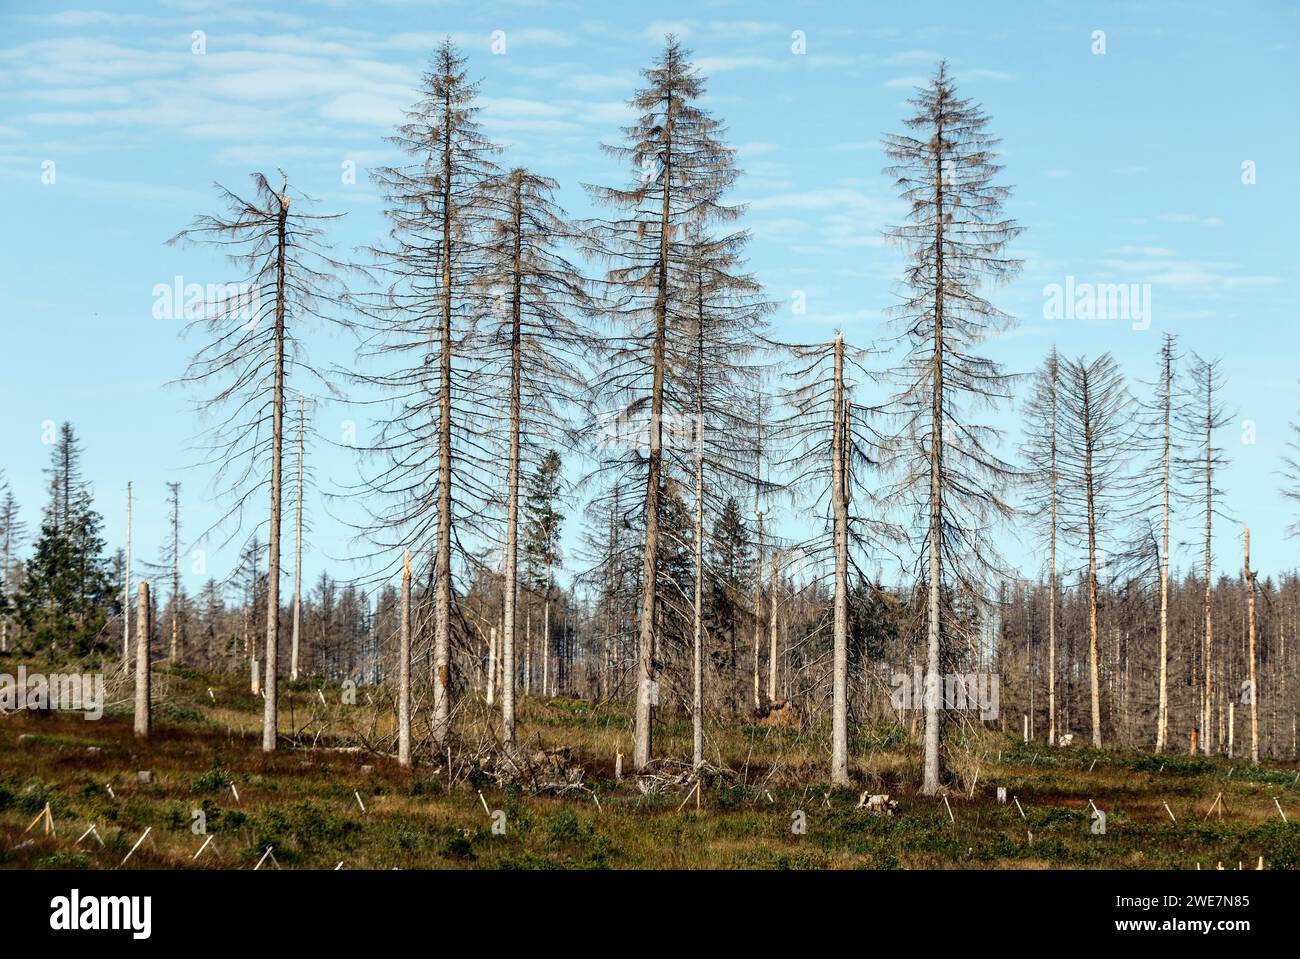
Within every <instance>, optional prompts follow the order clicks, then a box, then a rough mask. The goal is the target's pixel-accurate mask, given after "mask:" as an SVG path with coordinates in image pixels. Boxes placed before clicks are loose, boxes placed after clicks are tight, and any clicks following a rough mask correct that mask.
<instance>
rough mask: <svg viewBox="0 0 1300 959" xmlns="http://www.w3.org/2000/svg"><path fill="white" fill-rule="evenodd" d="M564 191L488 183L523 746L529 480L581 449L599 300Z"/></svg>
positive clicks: (483, 338) (488, 253)
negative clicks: (524, 494)
mask: <svg viewBox="0 0 1300 959" xmlns="http://www.w3.org/2000/svg"><path fill="white" fill-rule="evenodd" d="M558 189H559V184H557V183H556V182H555V181H554V180H551V179H548V178H547V177H542V176H538V175H537V174H535V173H531V172H529V171H528V170H524V169H519V168H516V169H513V170H511V171H509V172H508V173H506V174H505V175H504V176H501V177H497V178H495V179H492V180H489V181H487V182H486V183H485V184H484V190H483V202H484V204H485V205H486V207H487V209H488V211H489V215H490V217H491V221H490V224H489V227H488V235H487V237H486V239H485V241H484V244H483V256H484V267H485V268H484V272H483V274H482V276H481V277H480V279H479V282H480V283H481V284H482V285H483V286H484V287H485V289H484V294H485V296H486V298H487V300H488V302H489V303H490V306H491V309H490V310H489V313H488V315H487V316H486V317H484V318H483V319H482V320H481V321H480V324H479V327H480V329H479V335H478V336H477V337H476V338H475V342H474V347H475V348H474V355H475V358H476V360H477V361H478V362H479V363H480V365H481V368H482V369H483V370H484V372H483V374H481V375H479V376H476V377H474V378H473V382H474V383H476V384H478V383H483V384H485V385H483V386H476V387H475V388H476V389H477V390H478V391H479V393H480V394H482V399H483V400H484V403H483V409H484V410H485V411H498V412H497V416H498V417H500V416H501V415H502V412H503V413H504V421H503V422H500V423H498V424H496V425H495V428H494V429H493V430H492V433H493V435H497V436H501V435H504V436H505V438H506V439H505V443H504V446H505V449H504V451H503V452H504V460H505V470H504V473H505V475H504V477H503V478H504V480H505V497H504V500H505V504H504V505H505V534H504V543H503V544H502V545H503V546H504V554H505V555H504V585H503V589H504V596H503V600H502V604H503V608H502V640H501V676H502V687H501V732H502V739H503V741H504V742H505V743H506V745H507V746H510V747H513V746H514V743H515V682H514V677H515V671H516V665H515V663H516V660H515V650H516V645H517V643H518V624H517V622H516V618H517V613H516V605H517V601H518V595H519V521H520V515H519V511H520V501H519V489H520V478H521V476H522V475H523V472H532V471H535V470H536V469H537V468H538V467H539V466H540V465H541V464H542V462H543V460H544V459H545V458H546V455H547V453H548V452H549V451H551V450H552V449H553V447H555V446H572V445H573V442H574V441H573V438H572V436H571V431H570V428H569V426H568V423H569V422H570V421H571V419H572V409H573V399H574V397H578V396H580V395H581V393H582V388H583V386H584V385H585V380H584V379H583V377H582V376H581V374H580V372H579V370H580V364H581V362H582V361H583V360H584V359H585V358H586V357H587V356H588V355H589V353H590V351H591V350H592V349H593V348H594V341H593V338H592V336H591V334H590V332H589V331H588V330H587V329H586V328H585V326H584V325H583V324H582V323H581V322H580V318H581V317H582V316H583V315H584V314H586V313H588V312H590V310H591V302H590V297H589V296H588V293H587V289H586V280H585V278H584V277H583V275H582V273H581V272H580V271H579V270H578V268H577V267H575V266H574V265H573V264H571V263H570V262H569V261H568V260H566V259H565V258H564V257H563V256H562V255H561V253H560V248H561V244H563V243H564V242H566V241H567V240H570V239H572V237H573V235H574V231H573V228H572V227H571V226H570V224H569V222H568V220H567V219H566V217H565V214H564V211H563V209H561V208H560V206H559V205H558V204H557V203H556V201H555V193H556V191H557V190H558Z"/></svg>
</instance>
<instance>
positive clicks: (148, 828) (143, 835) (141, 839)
mask: <svg viewBox="0 0 1300 959" xmlns="http://www.w3.org/2000/svg"><path fill="white" fill-rule="evenodd" d="M140 585H141V586H143V585H144V584H143V583H141V584H140ZM151 832H153V826H147V827H146V828H145V831H144V832H142V833H140V838H139V839H137V840H136V841H135V845H134V846H132V847H131V851H130V852H128V853H127V854H126V855H125V856H124V857H123V858H122V861H121V862H120V863H119V864H118V865H119V866H125V865H126V861H127V860H128V859H130V858H131V857H132V856H133V855H134V854H135V851H136V850H137V849H139V848H140V843H142V842H144V838H145V836H147V835H149V833H151Z"/></svg>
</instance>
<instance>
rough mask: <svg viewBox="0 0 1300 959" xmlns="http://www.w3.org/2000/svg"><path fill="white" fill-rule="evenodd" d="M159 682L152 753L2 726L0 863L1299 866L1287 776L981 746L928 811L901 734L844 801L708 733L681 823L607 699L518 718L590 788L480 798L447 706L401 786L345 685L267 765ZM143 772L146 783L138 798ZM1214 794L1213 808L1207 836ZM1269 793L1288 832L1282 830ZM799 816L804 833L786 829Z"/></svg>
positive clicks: (888, 738)
mask: <svg viewBox="0 0 1300 959" xmlns="http://www.w3.org/2000/svg"><path fill="white" fill-rule="evenodd" d="M159 673H160V675H159V677H158V679H159V682H158V688H159V689H160V690H162V691H163V693H162V695H161V697H160V699H161V701H160V703H159V707H158V709H157V710H156V711H155V725H154V731H153V735H152V736H151V737H150V738H149V739H148V740H147V741H139V740H136V739H135V738H134V737H133V736H132V734H131V724H130V717H129V715H127V713H126V711H125V710H124V709H120V708H119V709H113V710H109V711H107V712H106V714H105V717H104V718H103V719H102V720H100V721H97V722H87V721H85V720H83V719H82V718H81V717H80V716H78V715H64V714H56V715H52V716H44V717H42V716H37V715H35V714H31V713H14V714H9V715H8V716H6V717H4V718H3V719H2V720H0V867H3V868H35V869H103V868H116V867H118V866H119V865H120V863H121V861H122V859H123V858H124V857H125V856H126V854H127V852H128V851H129V850H130V849H131V847H132V845H134V843H135V842H136V840H137V839H138V838H139V837H140V835H141V833H143V832H144V830H145V829H146V828H147V827H148V828H150V829H151V832H150V837H149V840H148V841H146V842H145V843H143V844H142V845H141V846H140V847H139V848H138V849H137V850H136V852H135V853H134V854H133V855H132V857H131V858H130V860H129V862H128V863H127V868H175V869H194V868H203V869H211V868H251V867H252V866H253V865H255V864H256V863H257V861H258V860H259V859H260V858H261V857H262V854H263V852H264V851H265V849H266V847H267V846H271V847H273V850H274V855H275V859H276V861H277V862H278V863H279V864H280V865H281V866H282V867H284V868H319V869H332V868H333V867H334V866H335V864H336V863H338V862H340V861H342V862H343V863H344V867H345V868H354V869H355V868H376V869H390V868H394V867H396V868H401V869H412V868H445V869H467V868H470V869H624V868H669V869H677V868H692V869H695V868H715V869H734V868H744V869H902V868H910V869H917V868H974V869H1036V868H1135V869H1147V868H1151V869H1155V868H1172V869H1194V868H1196V865H1197V863H1200V865H1201V868H1214V867H1215V866H1216V864H1218V863H1223V865H1224V867H1225V868H1236V866H1237V864H1238V863H1239V862H1241V863H1244V864H1246V865H1247V867H1253V866H1254V864H1255V863H1256V861H1257V859H1258V857H1260V856H1263V857H1264V860H1265V863H1266V865H1267V866H1268V867H1270V868H1298V867H1300V787H1298V786H1297V784H1296V772H1297V767H1296V766H1294V765H1275V764H1269V765H1267V766H1266V767H1261V768H1259V769H1251V768H1250V767H1249V766H1248V765H1247V764H1244V763H1241V762H1236V763H1233V762H1230V761H1229V760H1227V759H1226V758H1222V757H1212V758H1189V757H1186V756H1165V757H1153V756H1149V755H1141V754H1138V753H1127V752H1120V751H1107V750H1093V749H1090V748H1075V749H1063V750H1049V749H1048V748H1047V747H1046V746H1044V745H1043V744H1041V743H1039V744H1032V743H1031V744H1028V745H1025V744H1022V743H1020V742H1019V741H1018V740H1016V739H1015V738H1013V737H1002V736H996V735H993V734H989V735H988V736H986V737H984V738H982V739H980V740H979V741H977V742H974V743H972V744H970V748H969V749H968V751H967V753H966V755H965V758H964V759H962V761H961V763H960V764H958V763H954V766H958V765H960V768H961V769H962V770H963V772H964V773H965V775H966V777H967V779H970V780H973V781H974V783H975V785H974V789H973V791H972V790H971V788H970V786H969V784H968V783H960V784H958V783H954V785H953V786H952V788H950V789H949V790H948V793H947V804H945V803H944V801H943V799H942V798H939V799H935V798H930V797H924V796H921V795H920V794H919V791H918V788H917V786H918V782H919V770H920V753H919V746H918V744H916V743H914V742H912V741H910V733H909V730H908V729H907V728H905V727H903V726H894V725H888V724H885V725H879V726H873V727H863V728H861V729H856V730H854V735H853V738H852V749H853V770H852V771H853V777H854V781H855V783H856V784H857V785H856V786H855V788H853V789H831V787H830V786H829V784H828V783H827V761H828V756H827V752H826V742H827V740H828V737H827V736H826V735H825V734H824V733H825V731H822V730H812V731H806V732H802V733H800V732H795V731H791V730H785V729H768V728H763V727H759V726H752V725H743V724H736V725H733V726H731V727H726V726H723V725H721V724H711V725H710V727H709V730H708V735H707V740H706V741H707V749H706V753H707V758H708V759H709V761H710V763H711V764H712V765H713V766H715V767H718V768H719V770H720V771H717V772H712V773H710V774H709V775H706V776H705V778H704V781H703V786H702V789H701V793H700V807H701V808H700V809H699V810H697V809H696V808H695V800H694V798H690V799H689V800H688V801H687V802H686V803H685V805H684V806H682V803H683V800H684V799H687V796H688V792H689V790H690V788H691V784H690V783H689V782H686V781H683V782H680V783H676V784H674V785H670V786H667V787H665V788H663V789H662V790H660V791H652V792H651V793H650V794H648V795H647V794H643V793H642V791H641V790H640V789H638V788H637V784H636V777H635V776H633V775H632V774H631V765H630V760H629V759H628V758H627V756H628V754H630V753H631V738H630V727H631V717H630V715H629V713H628V710H627V709H626V708H625V707H624V706H623V705H621V704H612V703H607V704H601V705H596V704H592V703H586V702H581V701H574V700H553V701H550V702H543V701H540V700H537V699H530V700H526V701H524V702H523V703H522V706H521V722H520V727H519V728H520V734H519V735H520V741H521V744H522V745H523V747H524V748H525V749H527V750H529V751H530V752H531V751H535V750H537V749H539V748H556V747H561V746H564V747H568V748H569V749H570V750H571V755H572V757H573V762H575V763H576V764H577V765H579V766H581V767H582V768H583V769H584V771H585V772H584V783H585V784H586V786H587V787H589V789H590V790H593V791H594V795H592V793H591V792H589V791H588V792H579V791H575V792H570V793H569V794H567V795H565V796H563V797H559V796H554V795H534V794H533V793H532V792H530V791H529V790H526V789H522V788H519V787H516V786H511V787H506V788H500V787H496V786H494V785H492V780H491V779H490V777H486V776H484V775H482V774H481V773H479V772H476V771H475V767H474V765H473V763H472V755H473V754H474V753H476V752H477V750H479V749H480V748H481V746H482V744H483V743H485V742H488V741H489V740H490V736H489V735H488V733H489V731H488V729H487V728H486V725H485V722H486V719H487V716H488V714H487V713H486V711H485V710H484V709H483V708H482V706H481V705H478V706H476V705H474V704H472V703H471V704H467V705H466V706H465V707H464V709H463V710H462V712H461V715H460V717H459V721H460V723H461V727H460V730H459V733H460V737H461V738H460V745H458V746H457V747H454V748H453V768H454V775H453V779H454V783H453V784H451V785H449V784H448V775H447V769H446V768H445V763H446V760H445V757H443V756H436V757H435V756H424V757H420V760H421V761H420V762H418V763H417V765H416V767H415V768H413V769H402V768H400V767H399V766H397V764H396V763H395V762H394V761H392V759H390V758H389V757H387V756H384V755H378V754H376V753H373V752H369V751H366V750H364V749H363V750H361V751H359V752H344V751H339V750H337V749H331V748H330V747H347V746H354V745H356V744H358V742H360V738H359V737H360V736H364V737H365V739H366V740H367V741H370V742H383V737H384V736H385V735H386V734H387V733H388V732H389V731H390V730H391V725H392V717H391V714H390V713H389V712H388V711H387V710H386V708H385V707H384V705H383V703H384V701H385V700H384V697H382V696H380V695H378V693H377V692H376V691H371V693H372V699H373V704H371V703H368V702H367V698H366V696H365V695H364V692H365V691H364V690H363V691H361V693H360V694H359V695H358V697H357V699H358V703H359V704H358V705H356V706H344V705H342V704H341V703H340V696H339V690H338V688H337V687H329V686H325V687H320V686H319V684H316V683H310V682H299V683H294V684H286V687H285V693H284V697H283V707H282V710H281V716H282V726H281V733H282V735H283V736H285V737H286V740H289V739H293V738H294V737H295V736H296V741H297V742H298V743H299V744H300V745H298V746H294V745H286V746H285V748H282V749H281V750H279V751H278V752H276V753H275V754H272V755H265V754H263V753H262V752H261V750H260V712H261V700H260V699H256V698H254V697H253V696H252V695H251V694H250V693H249V691H248V690H247V687H246V685H245V683H244V681H243V678H242V677H237V676H220V675H205V674H201V673H198V672H195V671H193V670H188V669H187V670H176V671H174V672H171V673H168V672H167V671H166V670H161V669H160V670H159ZM318 688H319V689H320V694H319V695H318ZM209 689H211V691H212V692H211V695H209V692H208V690H209ZM320 695H323V696H324V698H325V701H326V704H325V705H324V706H322V705H321V702H320ZM659 733H660V739H659V742H658V747H657V748H658V751H659V754H660V755H663V756H666V757H669V758H670V759H672V760H676V761H677V762H676V763H675V764H669V765H667V766H665V767H664V769H663V771H664V772H665V774H672V775H674V776H677V775H679V774H680V773H681V772H682V770H683V768H684V767H682V766H681V765H680V763H681V760H683V759H684V758H686V757H687V756H688V755H689V748H690V724H689V722H688V721H686V720H685V719H684V718H683V717H681V716H677V717H671V718H667V720H666V721H665V722H664V723H662V724H661V726H660V727H659ZM311 746H315V747H316V748H309V747H311ZM322 747H324V748H322ZM92 748H93V749H94V750H97V751H92ZM618 751H622V752H623V753H624V754H625V760H624V762H625V771H626V775H625V777H624V779H623V780H622V781H621V782H620V781H616V780H615V777H614V755H615V753H616V752H618ZM363 765H365V766H370V767H373V768H372V769H371V770H369V771H366V770H363V769H362V766H363ZM146 769H147V770H150V771H151V772H152V773H153V781H152V782H151V783H140V782H137V778H136V771H137V770H146ZM1229 772H1231V773H1232V775H1231V776H1229ZM232 786H233V789H232ZM998 786H1005V787H1006V788H1007V791H1008V794H1009V797H1010V796H1015V797H1016V798H1017V799H1018V800H1019V802H1020V807H1021V808H1020V809H1017V806H1016V805H1015V803H1014V802H1013V801H1011V800H1010V798H1009V800H1008V802H1007V804H1005V805H1002V804H999V803H998V802H997V801H996V799H995V794H996V790H997V787H998ZM867 788H869V789H870V790H871V791H872V792H887V793H890V794H891V795H893V796H894V797H895V798H896V799H898V800H899V810H898V814H897V815H896V816H894V817H876V816H872V815H869V814H867V813H865V812H863V811H860V810H857V809H856V808H855V806H856V805H857V801H858V795H859V792H860V791H861V790H862V789H867ZM236 791H237V792H238V799H236V796H235V792H236ZM480 792H481V793H482V796H483V799H482V800H480V798H479V794H480ZM1220 792H1222V794H1223V813H1222V815H1219V813H1218V812H1217V811H1216V813H1215V814H1214V815H1212V816H1210V817H1209V818H1208V819H1207V818H1206V816H1205V813H1206V811H1207V810H1208V809H1209V807H1210V805H1211V803H1212V802H1213V800H1214V797H1215V796H1216V795H1217V794H1218V793H1220ZM1275 797H1276V798H1277V799H1278V800H1279V801H1280V802H1281V804H1282V807H1283V809H1285V810H1286V812H1287V814H1288V816H1290V817H1291V818H1292V819H1293V820H1295V821H1293V822H1291V823H1284V822H1283V821H1282V819H1281V817H1280V815H1279V814H1278V811H1277V806H1276V805H1275V804H1274V798H1275ZM358 798H359V799H360V802H358ZM1090 801H1091V802H1093V803H1096V805H1097V806H1098V807H1099V808H1101V809H1103V810H1104V811H1105V812H1106V815H1107V823H1106V825H1107V829H1106V833H1105V834H1104V835H1093V834H1092V833H1091V832H1090ZM46 803H49V806H50V810H51V813H52V815H53V818H54V824H55V830H56V831H55V833H54V834H50V835H47V834H45V833H44V831H43V826H42V824H40V823H37V825H35V827H33V828H32V829H31V830H29V831H25V830H26V829H27V827H28V826H29V824H31V823H32V820H33V819H34V818H35V817H36V816H37V815H38V814H39V813H40V812H41V810H43V809H44V808H45V804H46ZM362 803H364V805H365V811H364V812H363V811H362V808H361V804H362ZM484 803H486V805H487V807H488V811H487V812H485V810H484V808H483V804H484ZM1166 803H1167V804H1168V807H1169V810H1171V811H1172V812H1173V814H1174V816H1175V817H1176V821H1174V820H1173V819H1171V818H1170V815H1169V812H1168V811H1166V809H1165V804H1166ZM679 806H680V807H681V808H680V811H679ZM949 809H951V813H952V816H951V818H950V817H949ZM498 810H499V811H500V812H501V813H503V814H504V815H503V817H502V816H497V815H494V814H495V813H496V812H497V811H498ZM1021 810H1023V816H1022V812H1021ZM796 811H801V812H802V813H803V817H802V819H803V822H804V823H805V824H806V829H805V830H804V831H803V832H795V831H793V830H792V824H793V823H794V822H795V819H794V818H793V817H794V814H795V813H796ZM953 820H955V822H954V821H953ZM198 822H202V824H203V826H204V829H205V830H206V834H208V835H211V836H212V844H211V845H210V846H209V848H208V849H207V850H205V851H204V854H203V856H202V857H201V858H200V859H199V860H198V861H197V862H195V861H193V859H192V857H193V855H194V853H195V852H196V851H197V850H198V848H199V847H200V845H201V844H202V843H203V841H204V839H205V838H206V835H205V834H202V833H199V832H196V830H195V827H196V823H198ZM494 823H504V832H501V831H498V830H494V828H493V825H494ZM91 824H94V825H95V826H96V829H97V832H98V835H99V837H100V839H102V840H103V845H102V846H101V845H100V843H99V842H98V841H97V840H96V839H95V838H94V837H93V836H89V837H86V838H84V839H82V840H81V841H80V842H78V841H77V840H78V837H80V836H81V835H82V834H83V833H84V832H85V831H86V829H87V828H88V827H89V826H90V825H91ZM268 865H269V860H268ZM263 868H267V866H264V867H263Z"/></svg>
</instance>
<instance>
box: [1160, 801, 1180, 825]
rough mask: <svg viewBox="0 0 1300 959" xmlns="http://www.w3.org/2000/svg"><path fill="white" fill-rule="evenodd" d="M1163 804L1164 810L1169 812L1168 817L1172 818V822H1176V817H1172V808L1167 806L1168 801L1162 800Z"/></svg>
mask: <svg viewBox="0 0 1300 959" xmlns="http://www.w3.org/2000/svg"><path fill="white" fill-rule="evenodd" d="M1162 802H1163V801H1162ZM1163 805H1164V807H1165V812H1167V813H1169V818H1170V819H1173V820H1174V822H1178V820H1177V819H1174V811H1173V810H1172V809H1170V808H1169V803H1167V802H1163Z"/></svg>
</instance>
